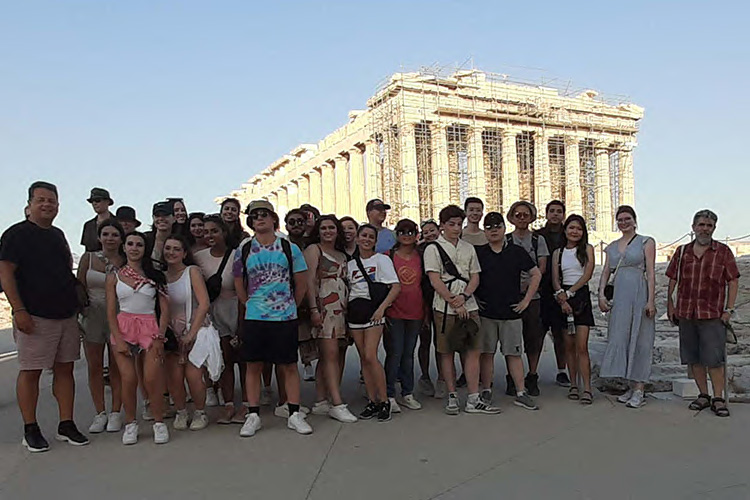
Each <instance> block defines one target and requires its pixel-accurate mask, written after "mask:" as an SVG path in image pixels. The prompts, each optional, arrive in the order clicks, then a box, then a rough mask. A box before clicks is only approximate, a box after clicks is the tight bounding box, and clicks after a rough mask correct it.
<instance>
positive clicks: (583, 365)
mask: <svg viewBox="0 0 750 500" xmlns="http://www.w3.org/2000/svg"><path fill="white" fill-rule="evenodd" d="M575 342H576V355H577V357H578V369H579V372H580V374H581V378H582V379H583V390H584V391H588V392H591V359H590V358H589V327H588V326H578V327H576V339H575Z"/></svg>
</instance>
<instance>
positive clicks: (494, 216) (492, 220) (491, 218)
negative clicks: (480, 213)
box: [484, 212, 505, 229]
mask: <svg viewBox="0 0 750 500" xmlns="http://www.w3.org/2000/svg"><path fill="white" fill-rule="evenodd" d="M495 224H503V225H505V219H504V218H503V214H501V213H499V212H490V213H488V214H487V215H485V216H484V227H485V229H486V228H488V227H489V226H493V225H495Z"/></svg>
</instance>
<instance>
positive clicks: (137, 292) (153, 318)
mask: <svg viewBox="0 0 750 500" xmlns="http://www.w3.org/2000/svg"><path fill="white" fill-rule="evenodd" d="M150 246H151V245H150V244H148V243H147V240H146V235H144V234H143V233H139V232H133V233H130V234H129V235H127V236H126V237H125V257H126V259H127V262H126V264H125V266H123V267H122V269H120V270H119V271H118V272H117V273H112V274H110V275H109V276H107V281H106V285H105V286H106V290H107V292H106V293H107V318H108V320H109V328H110V332H111V334H112V337H111V339H110V341H111V343H112V345H113V346H114V347H115V360H116V361H117V367H118V369H119V370H120V378H121V383H122V402H123V406H124V407H125V422H126V425H125V432H124V433H123V435H122V444H126V445H129V444H135V443H136V442H137V441H138V422H137V420H136V409H137V405H138V402H137V389H138V377H137V376H136V369H135V362H136V358H137V357H138V355H139V354H140V353H141V352H144V351H145V356H144V362H143V380H144V384H145V388H146V390H147V392H148V393H149V394H161V392H162V391H163V388H164V334H165V332H166V331H167V324H168V323H169V302H168V300H167V295H166V287H165V279H164V275H163V274H162V273H161V272H160V271H157V270H155V269H154V267H153V264H152V262H151V259H150V258H148V257H146V256H148V255H150V254H151V248H150ZM144 257H145V258H144ZM118 307H119V313H118ZM157 308H158V309H157ZM157 311H158V312H159V314H157ZM157 316H158V323H157ZM151 413H152V414H153V417H154V420H155V423H154V442H155V443H156V444H163V443H166V442H168V441H169V430H168V429H167V426H166V424H164V400H163V399H162V398H161V397H155V398H153V401H151Z"/></svg>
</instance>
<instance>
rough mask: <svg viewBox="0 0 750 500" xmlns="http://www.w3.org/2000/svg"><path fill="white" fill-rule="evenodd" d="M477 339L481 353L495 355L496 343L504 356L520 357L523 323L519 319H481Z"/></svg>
mask: <svg viewBox="0 0 750 500" xmlns="http://www.w3.org/2000/svg"><path fill="white" fill-rule="evenodd" d="M481 320H482V326H481V327H480V328H479V338H480V339H481V343H480V346H481V348H482V353H485V354H495V352H496V351H497V343H498V342H500V352H502V353H503V355H504V356H520V355H521V353H522V352H523V350H522V346H523V321H522V320H521V319H520V318H519V319H491V318H484V317H483V318H481Z"/></svg>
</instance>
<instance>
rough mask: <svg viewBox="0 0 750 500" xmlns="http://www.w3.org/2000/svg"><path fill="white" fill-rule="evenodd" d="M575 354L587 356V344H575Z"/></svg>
mask: <svg viewBox="0 0 750 500" xmlns="http://www.w3.org/2000/svg"><path fill="white" fill-rule="evenodd" d="M576 354H577V355H578V356H579V357H585V358H587V357H588V356H589V346H587V345H577V346H576Z"/></svg>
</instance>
